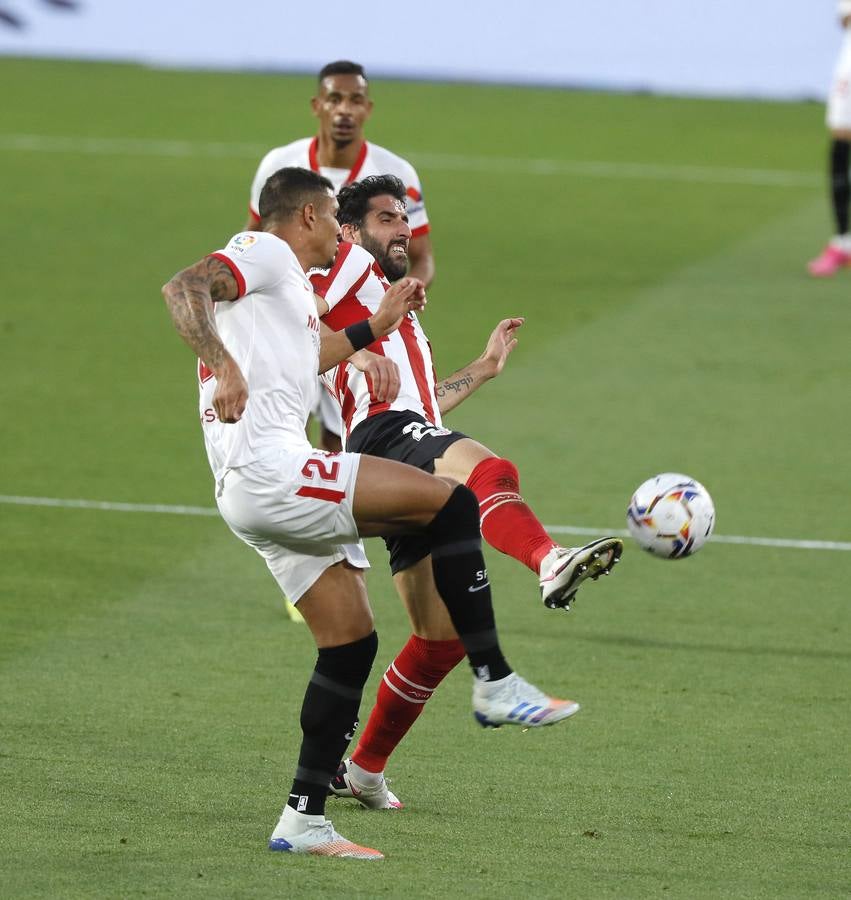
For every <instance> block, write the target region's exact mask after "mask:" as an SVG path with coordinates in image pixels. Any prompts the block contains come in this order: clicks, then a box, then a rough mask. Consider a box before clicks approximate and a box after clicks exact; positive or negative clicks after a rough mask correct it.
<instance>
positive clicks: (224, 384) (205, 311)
mask: <svg viewBox="0 0 851 900" xmlns="http://www.w3.org/2000/svg"><path fill="white" fill-rule="evenodd" d="M162 293H163V297H164V298H165V302H166V305H167V306H168V310H169V313H171V320H172V322H173V323H174V327H175V329H176V330H177V333H178V334H179V335H180V336H181V338H183V340H184V341H185V342H186V343H187V344H188V345H189V346H190V347H191V348H192V350H194V351H195V353H196V354H197V356H198V358H199V359H200V360H201V361H202V362H203V363H204V365H206V366H207V368H209V369H210V371H211V372H213V374H214V375H215V376H216V391H215V394H214V396H213V408H214V409H215V410H216V415H217V416H218V417H219V419H220V420H221V421H222V422H237V421H238V420H239V419H240V417H241V416H242V413H243V412H244V411H245V404H246V403H247V402H248V385H247V383H246V381H245V378H243V375H242V372H241V371H240V369H239V366H238V365H237V364H236V361H235V360H234V359H233V357H232V356H231V355H230V353H228V351H227V349H226V348H225V345H224V344H223V343H222V340H221V338H220V337H219V332H218V329H217V328H216V319H215V315H214V312H213V310H214V306H213V304H214V303H218V302H220V301H227V300H236V298H237V296H238V295H239V288H238V286H237V283H236V279H235V278H234V276H233V274H232V272H231V270H230V269H229V268H228V267H227V266H226V265H225V264H224V263H223V262H222V261H221V260H219V259H216V258H215V257H213V256H207V257H205V258H204V259H202V260H200V261H199V262H197V263H195V265H194V266H190V267H189V268H188V269H184V270H183V271H182V272H178V273H177V275H175V276H174V277H173V278H172V279H171V280H170V281H169V282H168V283H167V284H165V285H163V289H162Z"/></svg>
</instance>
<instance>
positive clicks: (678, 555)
mask: <svg viewBox="0 0 851 900" xmlns="http://www.w3.org/2000/svg"><path fill="white" fill-rule="evenodd" d="M626 524H627V527H628V528H629V533H630V534H631V535H632V536H633V537H634V538H635V540H636V541H637V542H638V543H639V545H640V546H641V547H642V548H643V549H644V550H646V551H647V552H648V553H652V554H653V555H654V556H661V557H663V558H665V559H682V558H683V557H685V556H691V555H692V553H697V551H698V550H700V548H701V547H702V546H703V545H704V544H705V543H706V541H707V539H708V538H709V535H711V534H712V529H713V528H714V527H715V505H714V504H713V503H712V498H711V497H710V496H709V491H707V490H706V488H705V487H704V486H703V485H702V484H701V483H700V482H699V481H695V480H694V479H693V478H689V477H688V475H681V474H679V473H677V472H665V473H664V474H662V475H656V476H655V477H653V478H648V479H647V481H645V482H644V484H642V485H641V486H640V487H639V488H638V490H637V491H636V492H635V493H634V494H633V495H632V500H630V501H629V507H628V508H627V511H626Z"/></svg>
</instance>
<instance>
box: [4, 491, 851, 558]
mask: <svg viewBox="0 0 851 900" xmlns="http://www.w3.org/2000/svg"><path fill="white" fill-rule="evenodd" d="M0 504H6V505H15V506H52V507H59V508H62V509H95V510H103V511H107V512H132V513H165V514H168V515H176V516H218V515H219V511H218V510H217V509H216V508H215V507H212V506H169V505H167V504H163V503H114V502H111V501H107V500H65V499H62V498H60V497H16V496H12V495H8V494H0ZM544 528H546V530H547V531H549V532H550V533H551V534H578V535H588V536H590V537H596V536H603V535H617V536H619V537H628V536H629V532H628V531H626V530H625V529H617V528H615V529H604V528H585V527H583V526H578V525H544ZM711 540H712V542H713V543H716V544H748V545H750V546H757V547H789V548H791V549H793V550H845V551H849V550H851V542H849V541H810V540H797V539H793V538H770V537H747V536H745V535H737V534H714V535H712V538H711Z"/></svg>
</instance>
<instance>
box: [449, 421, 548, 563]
mask: <svg viewBox="0 0 851 900" xmlns="http://www.w3.org/2000/svg"><path fill="white" fill-rule="evenodd" d="M434 471H435V474H436V475H441V476H445V477H447V478H454V479H455V480H456V481H460V482H461V483H462V484H466V485H467V487H468V488H470V490H471V491H472V492H473V493H474V494H475V495H476V499H477V500H478V501H479V515H480V518H481V528H482V537H483V538H484V539H485V540H486V541H487V542H488V543H489V544H490V545H491V547H494V548H495V549H496V550H499V551H500V552H501V553H505V554H507V555H508V556H513V557H514V559H516V560H518V561H519V562H521V563H523V565H524V566H526V567H527V568H529V569H531V570H532V571H533V572H534V573H535V574H536V575H537V574H538V573H539V572H540V570H541V561H542V560H543V559H544V557H545V556H546V555H547V554H548V553H549V552H550V550H552V549H553V548H554V547H556V546H557V543H556V541H554V540H553V539H552V538H551V537H550V536H549V535H548V534H547V532H546V530H545V529H544V526H543V525H542V524H541V522H540V520H539V519H538V517H537V516H536V515H535V513H534V512H533V511H532V509H531V508H530V507H529V506H528V504H527V503H526V502H525V501H524V499H523V498H522V497H521V496H520V474H519V473H518V471H517V467H516V466H515V465H514V463H512V462H511V461H510V460H507V459H502V458H501V457H499V456H497V455H496V454H495V453H493V452H492V451H491V450H489V449H488V448H487V447H485V446H484V445H483V444H480V443H479V442H478V441H474V440H472V439H471V438H464V439H463V440H460V441H457V442H456V443H454V444H452V445H451V446H449V447H447V448H446V450H445V451H444V453H443V455H442V456H441V457H439V458H438V459H435V461H434Z"/></svg>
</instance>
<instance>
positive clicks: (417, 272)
mask: <svg viewBox="0 0 851 900" xmlns="http://www.w3.org/2000/svg"><path fill="white" fill-rule="evenodd" d="M408 260H409V261H410V266H409V268H408V275H410V276H411V277H412V278H419V279H420V281H421V282H422V283H423V284H424V285H425V286H426V287H428V286H429V285H430V284H431V283H432V281H434V252H433V251H432V249H431V238H430V237H429V236H428V235H427V234H421V235H419V237H412V238H411V241H410V243H409V244H408Z"/></svg>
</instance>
